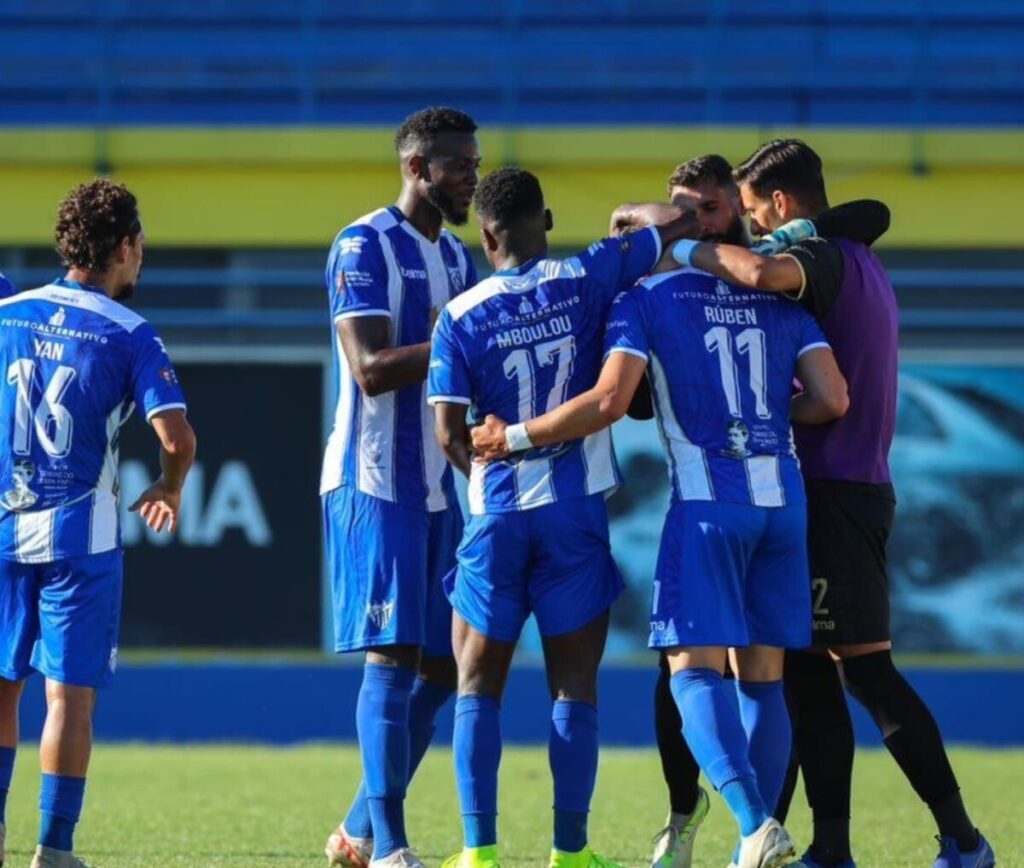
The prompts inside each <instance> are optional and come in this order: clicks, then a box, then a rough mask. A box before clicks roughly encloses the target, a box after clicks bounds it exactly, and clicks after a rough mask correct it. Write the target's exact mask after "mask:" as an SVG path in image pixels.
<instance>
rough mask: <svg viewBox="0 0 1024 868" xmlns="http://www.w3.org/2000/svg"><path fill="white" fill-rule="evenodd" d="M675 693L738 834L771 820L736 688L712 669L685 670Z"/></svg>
mask: <svg viewBox="0 0 1024 868" xmlns="http://www.w3.org/2000/svg"><path fill="white" fill-rule="evenodd" d="M672 695H673V696H674V697H675V700H676V705H678V706H679V714H680V715H681V717H682V719H683V736H684V737H685V738H686V743H687V744H688V745H689V746H690V750H691V751H692V752H693V755H694V757H695V758H696V759H697V762H698V763H699V764H700V767H701V769H703V770H704V774H706V775H707V776H708V780H710V781H711V783H712V784H713V785H714V787H715V789H716V790H718V791H719V792H720V793H721V794H722V798H723V799H724V800H725V803H726V804H727V805H728V806H729V810H730V811H732V814H733V816H734V817H735V818H736V822H737V823H738V824H739V827H740V834H741V835H750V834H751V833H753V832H755V831H756V830H757V829H758V828H759V827H760V826H761V824H762V823H764V821H765V820H767V819H768V810H767V809H766V808H765V805H764V800H763V799H762V798H761V794H760V791H759V790H758V788H757V780H756V779H755V777H754V770H753V768H752V767H751V765H750V759H749V755H748V746H747V734H746V732H744V730H743V723H742V721H741V720H740V714H739V709H738V708H737V707H736V701H735V698H734V696H733V695H732V689H731V688H730V687H729V686H727V685H726V684H725V682H724V681H723V679H722V676H721V674H720V673H719V672H716V671H715V670H713V669H684V670H682V671H681V672H677V673H675V674H674V675H673V676H672ZM734 782H735V785H734V786H729V785H730V784H733V783H734Z"/></svg>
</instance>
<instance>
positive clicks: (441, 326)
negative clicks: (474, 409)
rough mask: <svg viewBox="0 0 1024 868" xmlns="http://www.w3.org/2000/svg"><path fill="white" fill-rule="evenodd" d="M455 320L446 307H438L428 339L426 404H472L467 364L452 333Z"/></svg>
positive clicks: (453, 332)
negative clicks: (429, 339) (428, 358)
mask: <svg viewBox="0 0 1024 868" xmlns="http://www.w3.org/2000/svg"><path fill="white" fill-rule="evenodd" d="M455 328H456V326H455V322H454V320H452V316H451V314H450V313H449V311H448V309H447V308H445V309H444V310H443V311H441V316H439V317H438V319H437V325H436V326H435V327H434V335H433V337H432V338H431V341H430V368H429V370H428V372H427V403H428V404H466V405H469V404H472V403H473V392H472V387H471V385H470V381H469V365H468V364H467V362H466V357H465V354H464V353H463V352H462V348H461V347H460V346H459V343H458V341H457V339H456V335H455Z"/></svg>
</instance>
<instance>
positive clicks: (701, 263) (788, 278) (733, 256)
mask: <svg viewBox="0 0 1024 868" xmlns="http://www.w3.org/2000/svg"><path fill="white" fill-rule="evenodd" d="M673 256H674V257H675V259H676V261H677V262H679V263H680V265H689V266H691V267H692V268H698V269H700V270H701V271H706V272H708V273H709V274H713V275H715V277H719V278H721V279H722V280H725V281H728V282H729V283H735V284H737V285H739V286H746V287H749V288H750V289H759V290H762V291H766V292H799V291H800V290H801V289H802V288H803V286H804V282H805V280H804V272H803V269H802V268H801V267H800V263H799V262H797V261H796V260H795V259H794V258H793V257H792V256H790V255H789V254H786V253H782V254H778V255H774V256H764V255H762V254H760V253H756V252H755V251H753V250H748V249H747V248H746V247H740V246H738V245H735V244H716V243H710V242H699V243H698V242H693V241H682V242H678V243H677V244H676V246H675V247H674V248H673Z"/></svg>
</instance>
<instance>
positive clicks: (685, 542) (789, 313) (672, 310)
mask: <svg viewBox="0 0 1024 868" xmlns="http://www.w3.org/2000/svg"><path fill="white" fill-rule="evenodd" d="M605 348H606V353H607V355H606V359H605V363H604V367H603V368H602V370H601V374H600V377H599V379H598V381H597V384H596V385H595V386H594V387H593V388H592V389H590V390H589V391H587V392H585V393H583V394H581V395H579V396H578V397H576V398H574V399H572V400H569V401H567V402H566V403H564V404H562V405H561V406H560V407H557V408H554V409H551V410H549V412H548V413H546V414H545V415H543V416H540V417H539V418H535V419H533V420H532V421H527V422H520V423H518V424H515V425H511V426H506V424H505V422H504V421H502V420H501V419H498V418H495V417H494V416H488V417H487V419H486V421H485V424H484V425H483V426H481V427H478V428H474V429H473V432H472V434H473V447H474V449H475V450H476V451H478V452H480V453H481V455H482V457H483V458H485V459H493V458H501V457H505V456H508V455H509V454H510V453H514V452H516V450H518V449H522V448H533V449H538V450H543V449H551V448H555V444H558V443H562V442H565V441H572V440H575V439H576V438H579V437H584V436H593V435H594V434H595V433H596V432H599V431H603V430H604V429H606V428H607V427H608V426H609V425H611V424H612V423H614V422H615V421H617V420H618V419H620V418H621V417H622V416H623V415H624V414H625V412H626V409H627V407H628V406H629V403H630V400H631V398H632V396H633V393H634V391H635V390H636V387H637V385H638V384H639V382H640V380H641V378H642V377H643V375H644V371H645V369H646V368H648V366H650V372H649V376H650V378H651V382H652V386H653V389H654V397H655V408H656V415H657V418H658V424H659V428H660V430H661V435H662V441H663V442H664V443H665V444H666V447H667V450H668V458H669V465H670V479H671V483H672V506H671V508H670V510H669V513H668V516H667V517H666V521H665V529H664V532H663V535H662V542H661V550H660V553H659V556H658V565H657V571H656V577H655V582H654V595H653V603H652V615H651V646H652V647H655V648H662V649H664V653H665V656H666V657H667V659H668V663H669V667H670V669H671V671H672V693H673V695H674V697H675V700H676V703H677V705H678V706H679V711H680V714H681V718H682V721H683V733H684V735H685V737H686V740H687V742H688V744H689V746H690V749H691V750H692V751H693V754H694V756H695V757H696V758H697V760H698V762H699V763H700V766H701V768H702V769H703V770H704V772H705V774H707V775H708V778H709V779H710V780H711V782H712V783H713V784H714V786H715V788H716V789H717V790H718V791H719V792H720V793H721V794H722V797H723V799H724V800H725V801H726V803H727V805H728V806H729V809H730V810H731V811H732V813H733V815H734V816H735V818H736V820H737V825H738V826H739V831H740V836H741V838H740V843H739V846H738V847H737V852H736V854H735V856H734V861H735V864H737V865H739V866H740V868H777V866H781V865H783V864H788V860H789V859H790V857H792V856H795V855H796V853H795V850H794V848H793V844H792V842H791V841H790V839H789V836H788V835H787V834H786V832H785V830H784V829H783V828H782V826H781V825H780V824H779V823H778V822H777V821H776V820H774V819H773V818H772V817H771V816H770V808H769V807H768V806H773V805H774V804H775V802H776V800H777V799H778V795H779V790H780V789H781V787H782V783H783V779H784V777H785V773H786V767H787V764H788V758H789V742H790V724H789V717H788V714H787V712H786V705H785V699H784V695H783V689H782V669H783V649H784V648H787V647H802V646H804V645H806V644H807V643H808V641H809V640H810V629H809V623H807V621H805V620H803V619H809V616H810V593H809V588H808V586H807V582H808V568H807V551H806V512H805V504H804V492H803V484H802V481H801V478H800V470H799V465H798V463H797V460H796V456H795V455H794V454H793V451H792V446H791V430H790V419H791V418H792V419H793V420H800V421H804V422H807V423H812V424H820V423H823V422H826V421H829V420H831V419H833V418H835V417H837V416H840V415H842V413H843V412H845V409H846V405H847V397H846V384H845V382H844V380H843V377H842V375H841V374H840V373H839V370H838V368H837V366H836V363H835V359H834V357H833V355H832V352H831V350H830V349H829V348H828V344H827V342H826V341H825V338H824V335H822V333H821V330H820V329H819V327H818V326H817V324H816V323H815V321H814V320H813V318H812V317H811V316H810V315H809V314H807V313H806V312H805V311H803V310H801V309H799V308H798V307H797V306H795V305H788V304H787V303H786V302H785V300H783V299H779V298H777V297H773V296H768V295H763V294H758V293H750V292H747V291H738V290H736V288H735V287H732V286H729V285H727V284H726V283H724V282H723V281H719V280H716V279H715V278H713V277H711V276H710V275H707V274H701V273H696V272H692V271H690V270H682V271H680V270H676V271H671V272H666V273H662V274H658V275H656V276H654V277H651V278H648V279H647V280H644V281H642V282H641V283H640V287H639V288H638V289H636V290H635V291H633V292H627V293H623V294H622V295H621V296H619V298H618V299H617V300H616V302H615V304H614V305H613V307H612V309H611V312H610V314H609V319H608V330H607V335H606V337H605ZM794 374H795V375H797V376H799V378H800V380H801V382H802V383H803V385H804V391H803V392H801V393H800V394H799V395H798V396H796V397H795V398H792V400H791V397H790V396H791V392H792V381H793V376H794ZM513 457H514V456H513ZM730 648H731V649H733V651H732V653H731V656H730V659H729V662H730V664H731V666H732V668H733V671H734V672H735V673H736V676H737V679H738V681H739V687H738V691H737V692H738V695H739V700H740V705H739V708H737V706H736V703H735V700H734V699H733V697H732V696H731V695H730V694H731V692H732V691H731V689H730V688H729V687H728V686H727V685H726V684H725V683H724V682H723V680H722V673H723V671H724V669H725V665H726V659H727V652H728V649H730Z"/></svg>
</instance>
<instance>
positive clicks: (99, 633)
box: [0, 549, 124, 687]
mask: <svg viewBox="0 0 1024 868" xmlns="http://www.w3.org/2000/svg"><path fill="white" fill-rule="evenodd" d="M123 577H124V558H123V554H122V552H121V550H120V549H112V550H111V551H108V552H103V553H102V554H96V555H82V556H80V557H74V558H64V559H62V560H59V561H53V562H51V563H44V564H23V563H18V562H16V561H7V560H0V676H2V677H4V678H6V679H8V680H10V681H21V680H22V679H23V678H25V677H27V676H28V675H30V674H31V673H32V672H33V671H36V672H41V673H42V674H43V675H44V676H46V677H47V678H49V679H52V680H53V681H59V682H61V683H62V684H72V685H76V686H80V687H103V686H104V685H105V684H107V682H108V681H110V678H111V676H112V675H113V674H114V670H115V669H116V668H117V640H118V634H119V631H120V624H121V591H122V586H123Z"/></svg>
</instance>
